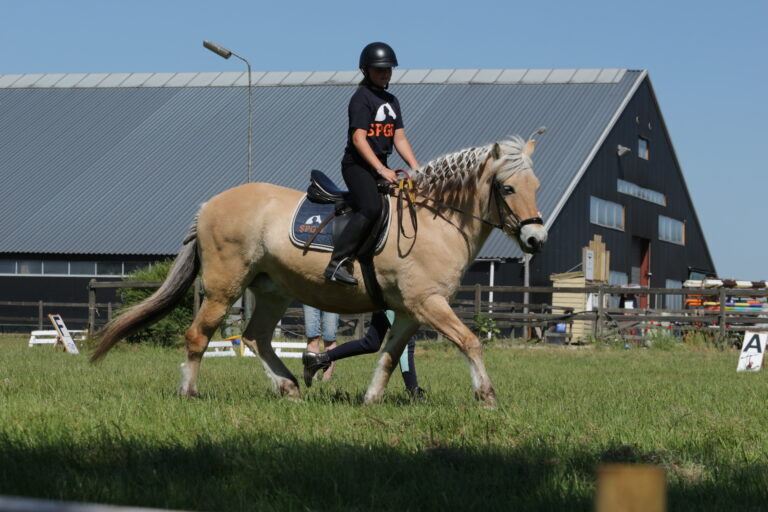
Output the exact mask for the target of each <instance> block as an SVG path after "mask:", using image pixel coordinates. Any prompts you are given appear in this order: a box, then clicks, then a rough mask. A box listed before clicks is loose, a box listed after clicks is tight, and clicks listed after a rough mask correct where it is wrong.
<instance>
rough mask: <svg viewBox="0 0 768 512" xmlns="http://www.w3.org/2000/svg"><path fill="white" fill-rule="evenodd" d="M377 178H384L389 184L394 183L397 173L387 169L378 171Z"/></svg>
mask: <svg viewBox="0 0 768 512" xmlns="http://www.w3.org/2000/svg"><path fill="white" fill-rule="evenodd" d="M379 176H381V177H382V178H384V179H385V180H387V181H388V182H390V183H394V182H395V181H397V173H395V171H393V170H392V169H389V168H387V167H385V168H384V169H382V170H380V171H379Z"/></svg>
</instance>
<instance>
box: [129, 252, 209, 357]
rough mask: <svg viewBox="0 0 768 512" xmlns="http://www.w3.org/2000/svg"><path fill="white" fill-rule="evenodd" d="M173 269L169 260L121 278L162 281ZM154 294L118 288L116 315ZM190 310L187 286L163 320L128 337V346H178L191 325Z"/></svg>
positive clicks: (191, 291)
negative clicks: (183, 293) (118, 306)
mask: <svg viewBox="0 0 768 512" xmlns="http://www.w3.org/2000/svg"><path fill="white" fill-rule="evenodd" d="M172 266H173V260H169V261H164V262H162V263H155V264H154V265H152V266H151V267H144V268H140V269H137V270H136V271H134V272H132V273H131V274H130V275H128V276H127V277H126V278H125V281H164V280H165V278H166V277H168V273H169V272H170V270H171V267H172ZM155 291H156V288H121V289H120V297H121V298H122V302H123V305H122V306H121V308H120V309H119V310H118V314H120V313H121V312H123V311H125V310H126V309H128V308H129V307H131V306H133V305H135V304H138V303H139V302H141V301H143V300H144V299H146V298H147V297H149V296H150V295H152V294H153V293H154V292H155ZM193 307H194V287H193V286H191V287H190V288H189V290H187V293H186V294H185V295H184V298H183V299H182V300H181V302H180V303H179V304H178V305H177V306H176V307H175V308H174V309H173V310H172V311H171V312H170V313H168V314H167V315H166V316H164V317H163V318H161V319H160V320H158V321H157V322H155V323H154V324H152V325H150V326H148V327H146V328H144V329H142V330H140V331H139V332H137V333H135V334H132V335H130V336H128V338H127V341H128V342H129V343H149V344H151V345H159V346H163V347H174V346H178V345H180V344H181V342H182V335H183V334H184V331H185V330H186V329H187V328H188V327H189V324H191V323H192V317H193V315H192V311H193Z"/></svg>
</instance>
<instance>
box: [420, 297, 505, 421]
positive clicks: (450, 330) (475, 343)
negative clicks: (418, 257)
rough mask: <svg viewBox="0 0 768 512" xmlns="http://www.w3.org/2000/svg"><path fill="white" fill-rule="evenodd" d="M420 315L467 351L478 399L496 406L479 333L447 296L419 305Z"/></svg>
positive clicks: (490, 405)
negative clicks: (477, 334) (469, 326)
mask: <svg viewBox="0 0 768 512" xmlns="http://www.w3.org/2000/svg"><path fill="white" fill-rule="evenodd" d="M415 313H416V314H417V318H419V320H421V321H423V322H424V323H428V324H429V325H431V326H432V327H433V328H434V329H435V330H436V331H438V332H440V333H442V334H443V335H444V336H445V337H446V338H448V339H449V340H451V341H452V342H453V343H454V344H455V345H456V346H457V347H458V348H459V350H460V351H461V353H462V354H464V357H466V358H467V362H468V363H469V371H470V374H471V376H472V386H473V387H474V389H475V398H477V399H478V400H480V401H482V402H483V405H484V406H485V407H488V408H493V407H495V406H496V393H495V392H494V390H493V385H492V384H491V379H490V377H488V372H487V371H486V370H485V363H484V362H483V347H482V345H481V344H480V341H479V340H478V339H477V336H475V335H474V334H472V331H470V330H469V329H468V328H467V326H465V325H464V324H463V323H462V322H461V320H459V319H458V317H456V314H455V313H454V312H453V310H452V309H451V306H450V305H449V304H448V301H447V300H446V299H445V297H442V296H439V295H432V296H430V297H429V298H427V300H425V301H423V302H421V303H420V304H419V305H418V306H417V308H415Z"/></svg>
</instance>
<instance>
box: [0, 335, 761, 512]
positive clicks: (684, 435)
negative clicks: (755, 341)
mask: <svg viewBox="0 0 768 512" xmlns="http://www.w3.org/2000/svg"><path fill="white" fill-rule="evenodd" d="M444 345H445V344H444ZM444 345H436V344H432V345H430V346H427V349H420V350H419V351H418V352H417V358H416V362H417V366H418V371H419V377H420V380H421V384H422V386H423V387H425V388H426V389H427V391H428V402H427V403H425V404H412V403H410V402H409V401H408V399H407V397H406V394H405V392H404V389H403V385H402V382H401V379H400V377H399V375H397V374H395V375H394V376H393V380H392V382H390V385H389V388H388V392H387V395H386V396H385V399H384V403H383V404H381V405H377V406H370V407H366V406H363V405H362V404H361V402H362V397H363V393H364V392H365V388H366V387H367V384H368V382H369V380H370V377H371V375H372V372H373V368H374V366H375V357H374V356H364V357H358V358H354V359H350V360H345V361H341V362H340V363H339V364H338V365H337V370H336V374H335V376H334V379H333V380H332V381H331V382H328V383H316V384H315V385H313V387H312V388H311V389H309V390H303V392H304V397H305V401H304V402H303V403H292V402H289V401H285V400H280V399H278V398H276V397H275V396H274V395H273V394H272V391H271V386H270V384H269V382H268V381H267V378H266V377H265V375H264V372H263V371H262V369H261V365H260V364H259V363H258V362H257V361H256V360H254V359H253V358H211V359H206V360H205V361H204V363H203V367H202V371H201V379H200V392H201V393H202V398H200V399H196V400H184V399H179V398H177V397H176V396H175V390H176V386H177V385H178V377H179V374H178V368H179V363H180V362H181V361H182V357H183V353H182V352H181V351H179V350H172V349H160V348H151V347H124V346H121V347H119V348H118V349H116V350H114V351H113V352H112V353H110V354H109V356H108V357H107V359H106V360H105V361H104V362H103V363H102V364H100V365H97V366H92V365H90V364H88V362H87V360H86V358H85V357H84V356H70V355H68V354H65V353H61V352H54V351H53V350H52V349H51V348H50V347H36V348H27V347H26V346H25V340H23V339H21V338H19V337H16V338H13V337H0V494H5V495H20V496H34V497H42V498H49V499H61V500H72V501H89V502H103V503H116V504H123V505H137V506H151V507H166V508H176V509H187V510H338V509H343V510H476V509H482V510H510V509H519V510H591V509H592V507H593V504H592V503H593V497H594V488H595V483H594V478H595V470H596V468H597V466H598V464H600V462H603V461H627V462H650V463H656V464H661V465H663V466H664V467H665V468H666V470H667V475H668V477H667V478H668V496H669V504H670V509H671V510H736V509H739V510H764V509H765V506H766V505H765V502H766V498H768V433H767V432H768V429H767V427H768V421H767V420H768V413H766V407H765V405H764V403H765V400H766V397H768V375H766V374H765V372H761V373H754V374H737V373H736V362H737V358H738V352H734V351H729V352H718V351H707V350H698V351H692V350H686V349H679V350H672V351H669V350H637V349H632V350H629V351H624V350H612V349H606V350H591V349H580V350H572V349H566V348H546V349H538V348H509V347H506V348H505V347H499V346H491V347H488V349H487V350H486V364H487V366H488V370H489V373H490V375H491V378H492V379H493V381H494V385H495V387H496V391H497V395H498V398H499V403H500V407H499V408H498V409H497V410H495V411H487V410H484V409H482V408H481V407H480V406H479V405H478V404H477V403H476V402H475V401H474V399H473V397H472V391H471V386H470V382H469V375H468V370H467V367H466V364H465V363H464V361H463V359H462V358H461V357H460V355H459V354H458V351H456V350H455V349H453V348H451V347H445V348H443V347H444ZM288 364H289V366H290V368H291V369H292V370H293V371H294V372H295V373H296V374H297V375H300V372H299V362H298V361H296V360H289V361H288Z"/></svg>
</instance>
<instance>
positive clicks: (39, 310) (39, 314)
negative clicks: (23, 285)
mask: <svg viewBox="0 0 768 512" xmlns="http://www.w3.org/2000/svg"><path fill="white" fill-rule="evenodd" d="M37 328H38V330H41V331H42V330H43V301H41V300H39V301H37Z"/></svg>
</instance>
